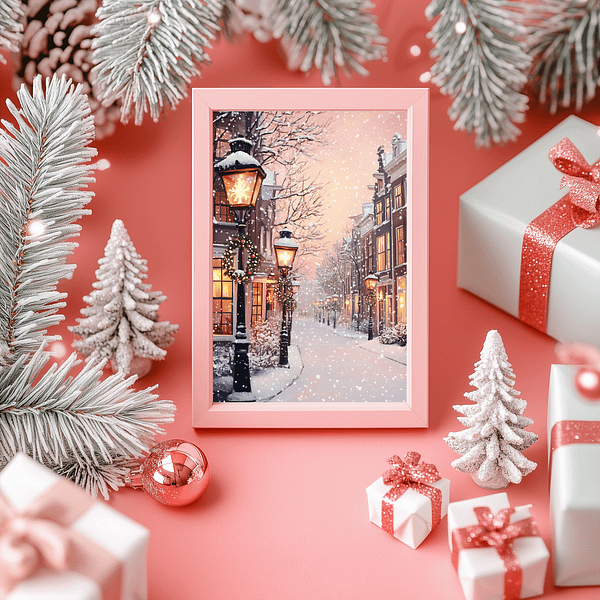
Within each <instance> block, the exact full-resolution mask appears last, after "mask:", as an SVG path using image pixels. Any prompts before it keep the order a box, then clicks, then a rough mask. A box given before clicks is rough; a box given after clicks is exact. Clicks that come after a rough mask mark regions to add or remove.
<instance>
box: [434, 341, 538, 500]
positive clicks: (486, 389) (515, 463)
mask: <svg viewBox="0 0 600 600" xmlns="http://www.w3.org/2000/svg"><path fill="white" fill-rule="evenodd" d="M469 378H470V379H471V382H470V385H472V386H474V387H476V388H477V390H476V391H474V392H467V393H466V394H465V397H466V398H468V399H469V400H471V401H473V402H475V404H474V405H472V404H468V405H464V406H454V407H453V408H454V410H455V411H457V412H459V413H461V414H463V415H465V416H464V417H458V420H459V421H460V422H461V423H462V424H463V425H464V426H465V427H468V429H465V430H464V431H458V432H450V433H449V434H448V437H447V438H444V441H445V442H446V443H447V444H448V445H449V446H450V448H452V450H454V451H455V452H458V453H459V454H462V455H463V456H462V457H461V458H458V459H456V460H455V461H454V462H453V463H452V466H453V467H454V468H455V469H456V470H457V471H461V472H463V473H471V474H472V476H473V479H474V480H475V482H476V483H478V485H481V486H482V487H486V488H491V489H494V488H496V489H498V488H502V487H506V486H507V485H508V483H509V482H510V483H520V481H521V479H522V477H523V476H524V475H527V474H529V473H531V472H532V471H533V470H534V469H535V468H536V467H537V464H536V463H534V462H532V461H530V460H527V459H526V458H525V457H524V456H523V454H521V452H522V451H523V450H525V449H526V448H529V446H531V445H532V444H533V443H534V442H535V441H536V440H537V438H538V436H537V435H536V434H535V433H531V432H530V431H524V429H523V428H524V427H528V426H529V425H532V424H533V420H532V419H529V418H528V417H524V416H522V415H523V411H524V410H525V408H526V407H527V402H526V401H525V400H522V399H519V398H517V396H519V395H520V392H517V391H516V390H515V389H514V388H513V386H514V383H515V378H514V373H513V371H512V368H511V364H510V363H509V362H508V357H507V355H506V351H505V350H504V344H503V343H502V338H501V337H500V334H499V333H498V332H497V331H495V330H492V331H490V332H488V334H487V336H486V338H485V343H484V345H483V350H482V351H481V360H480V361H479V362H477V363H476V364H475V372H474V373H473V374H472V375H471V376H470V377H469Z"/></svg>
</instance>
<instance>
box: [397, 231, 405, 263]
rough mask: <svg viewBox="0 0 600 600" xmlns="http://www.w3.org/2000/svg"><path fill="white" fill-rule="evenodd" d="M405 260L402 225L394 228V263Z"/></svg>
mask: <svg viewBox="0 0 600 600" xmlns="http://www.w3.org/2000/svg"><path fill="white" fill-rule="evenodd" d="M405 262H406V242H405V241H404V227H397V228H396V264H398V265H401V264H403V263H405Z"/></svg>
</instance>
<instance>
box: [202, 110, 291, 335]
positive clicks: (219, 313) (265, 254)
mask: <svg viewBox="0 0 600 600" xmlns="http://www.w3.org/2000/svg"><path fill="white" fill-rule="evenodd" d="M254 118H255V116H254V113H252V112H236V113H216V115H215V119H214V122H213V134H214V138H213V139H214V144H213V160H214V162H217V161H219V160H221V159H222V158H223V157H224V156H226V155H227V154H228V153H229V144H228V140H229V139H234V138H235V137H238V136H245V135H246V131H247V128H248V127H249V123H250V121H251V120H252V119H254ZM280 189H281V186H280V185H279V184H278V183H277V174H276V173H274V172H273V171H267V172H266V177H265V179H264V181H263V184H262V188H261V193H260V196H259V198H258V200H257V202H256V207H255V209H254V210H253V211H252V212H251V214H250V218H249V220H248V224H247V225H246V233H248V234H249V235H250V237H251V239H252V241H253V242H254V244H255V245H256V247H257V248H258V249H259V253H260V263H259V267H258V271H257V273H256V274H255V275H254V277H253V278H252V283H251V284H247V285H246V326H247V327H250V326H251V325H252V324H254V323H256V322H259V321H262V320H264V319H266V318H267V317H268V316H269V315H270V314H272V313H273V311H274V310H275V290H276V287H277V284H276V272H277V267H276V263H275V256H274V251H273V224H274V219H275V206H274V204H275V203H274V201H273V197H274V195H275V194H276V192H277V191H279V190H280ZM237 229H238V226H237V224H236V223H235V221H234V218H233V215H232V214H231V212H230V210H229V207H228V206H227V200H226V196H225V190H224V188H223V183H222V181H221V179H220V178H219V177H218V176H215V177H214V179H213V259H212V261H213V339H214V341H232V340H233V339H234V335H235V328H236V299H237V286H236V285H234V284H233V282H232V281H231V279H230V278H229V277H227V275H226V274H225V273H224V271H223V266H222V257H223V253H224V252H225V249H226V247H227V243H228V242H229V239H230V238H231V236H232V235H233V234H235V233H236V232H237Z"/></svg>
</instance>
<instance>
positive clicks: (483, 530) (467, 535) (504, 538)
mask: <svg viewBox="0 0 600 600" xmlns="http://www.w3.org/2000/svg"><path fill="white" fill-rule="evenodd" d="M473 512H474V513H475V516H476V517H477V525H471V526H469V527H464V528H462V529H455V530H454V531H452V564H453V565H454V568H455V569H458V555H459V554H460V551H461V550H466V549H468V548H487V547H491V548H495V549H496V550H497V551H498V554H499V556H500V558H501V559H502V563H503V564H504V600H517V599H518V598H520V597H521V587H522V586H523V571H522V570H521V566H520V565H519V559H518V558H517V556H516V555H515V553H514V551H513V547H512V545H513V541H514V540H515V539H517V538H520V537H531V536H538V535H539V531H538V528H537V525H536V523H535V521H534V520H533V518H531V517H529V518H528V519H522V520H521V521H517V522H515V523H510V516H511V515H512V514H513V513H514V512H515V509H514V508H503V509H502V510H501V511H499V512H498V514H497V515H495V516H494V515H493V514H492V511H491V510H490V509H489V508H488V507H487V506H479V507H477V508H474V509H473Z"/></svg>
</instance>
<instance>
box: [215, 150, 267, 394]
mask: <svg viewBox="0 0 600 600" xmlns="http://www.w3.org/2000/svg"><path fill="white" fill-rule="evenodd" d="M229 146H230V148H231V153H230V154H228V155H227V156H226V157H225V158H224V159H223V160H221V161H220V162H218V163H216V164H215V166H214V169H215V171H216V172H217V174H218V175H220V177H221V179H222V180H223V186H224V188H225V195H226V197H227V204H228V205H229V209H230V211H231V213H232V215H233V218H234V219H235V222H236V223H237V226H238V235H239V236H240V237H241V236H242V235H244V231H245V229H246V223H247V222H248V218H249V217H250V212H251V210H252V209H253V208H254V207H255V206H256V200H257V199H258V194H259V192H260V186H261V184H262V181H263V179H264V178H265V171H264V169H263V168H262V167H261V166H260V164H259V162H258V161H257V160H256V159H255V158H254V157H252V156H250V154H248V153H249V151H250V148H251V146H252V143H251V142H250V141H249V140H247V139H245V138H236V139H233V140H231V141H230V142H229ZM243 264H244V255H243V250H242V246H241V245H240V247H239V250H238V262H237V268H238V269H239V270H243V268H244V266H243ZM249 346H250V342H249V340H248V337H247V335H246V294H245V290H244V284H243V283H242V282H241V281H240V280H238V284H237V306H236V330H235V341H234V344H233V347H234V357H233V391H234V392H251V391H252V386H251V384H250V367H249V364H248V347H249Z"/></svg>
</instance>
